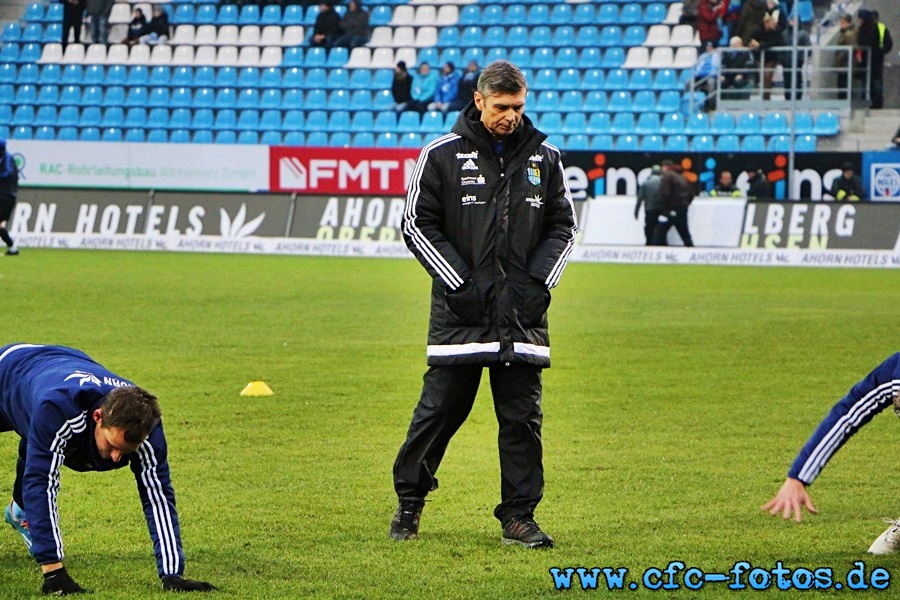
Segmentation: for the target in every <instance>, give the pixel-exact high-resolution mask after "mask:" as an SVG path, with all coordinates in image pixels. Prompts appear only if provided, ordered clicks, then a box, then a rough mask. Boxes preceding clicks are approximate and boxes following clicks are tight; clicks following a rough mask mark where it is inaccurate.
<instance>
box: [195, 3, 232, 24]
mask: <svg viewBox="0 0 900 600" xmlns="http://www.w3.org/2000/svg"><path fill="white" fill-rule="evenodd" d="M232 6H233V5H232ZM217 13H218V10H217V9H216V5H215V4H201V5H200V6H198V7H197V9H196V10H195V11H194V22H195V23H205V24H210V25H217V24H219V23H217V22H216V16H217Z"/></svg>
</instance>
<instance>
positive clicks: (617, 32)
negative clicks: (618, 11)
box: [598, 25, 622, 48]
mask: <svg viewBox="0 0 900 600" xmlns="http://www.w3.org/2000/svg"><path fill="white" fill-rule="evenodd" d="M621 44H622V28H621V27H619V26H618V25H606V26H605V27H603V29H601V30H600V38H599V40H598V45H599V46H600V47H602V48H611V47H613V46H620V45H621Z"/></svg>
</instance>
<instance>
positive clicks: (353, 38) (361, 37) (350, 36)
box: [334, 0, 372, 50]
mask: <svg viewBox="0 0 900 600" xmlns="http://www.w3.org/2000/svg"><path fill="white" fill-rule="evenodd" d="M341 31H343V33H342V34H341V36H340V37H338V38H337V40H335V42H334V45H335V46H338V47H342V48H347V49H348V50H349V49H352V48H357V47H359V46H365V45H366V43H367V42H368V41H369V38H370V37H371V35H372V32H371V31H370V29H369V11H367V10H366V9H365V8H363V6H362V0H350V5H349V6H348V7H347V14H345V15H344V17H343V18H342V19H341Z"/></svg>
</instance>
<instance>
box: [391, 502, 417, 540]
mask: <svg viewBox="0 0 900 600" xmlns="http://www.w3.org/2000/svg"><path fill="white" fill-rule="evenodd" d="M421 516H422V505H421V504H410V503H405V502H401V503H400V506H399V507H398V508H397V512H395V513H394V518H393V519H391V539H392V540H398V541H402V540H414V539H416V538H417V537H419V517H421Z"/></svg>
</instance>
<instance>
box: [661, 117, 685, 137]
mask: <svg viewBox="0 0 900 600" xmlns="http://www.w3.org/2000/svg"><path fill="white" fill-rule="evenodd" d="M659 131H660V133H666V134H676V133H682V132H683V131H684V116H682V115H681V114H680V113H671V114H667V115H664V116H663V118H662V122H661V123H660V127H659Z"/></svg>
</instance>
